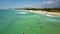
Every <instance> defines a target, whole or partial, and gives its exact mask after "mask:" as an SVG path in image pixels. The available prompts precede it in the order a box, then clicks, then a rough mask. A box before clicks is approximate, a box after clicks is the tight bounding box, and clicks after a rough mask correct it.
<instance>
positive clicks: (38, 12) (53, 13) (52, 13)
mask: <svg viewBox="0 0 60 34" xmlns="http://www.w3.org/2000/svg"><path fill="white" fill-rule="evenodd" d="M23 11H27V12H34V13H37V14H49V15H53V16H59V17H60V13H57V12H47V11H41V10H39V11H34V10H23Z"/></svg>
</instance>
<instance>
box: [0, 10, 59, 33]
mask: <svg viewBox="0 0 60 34" xmlns="http://www.w3.org/2000/svg"><path fill="white" fill-rule="evenodd" d="M0 34H60V18H59V17H50V16H46V15H42V14H36V13H31V12H25V11H18V10H0Z"/></svg>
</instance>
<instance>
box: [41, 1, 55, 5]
mask: <svg viewBox="0 0 60 34" xmlns="http://www.w3.org/2000/svg"><path fill="white" fill-rule="evenodd" d="M42 3H43V4H53V3H55V2H54V1H44V2H42Z"/></svg>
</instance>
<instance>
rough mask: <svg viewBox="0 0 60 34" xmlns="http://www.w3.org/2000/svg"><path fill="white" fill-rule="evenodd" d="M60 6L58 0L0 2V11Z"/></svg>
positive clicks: (4, 0)
mask: <svg viewBox="0 0 60 34" xmlns="http://www.w3.org/2000/svg"><path fill="white" fill-rule="evenodd" d="M57 6H60V0H0V9H6V8H25V7H29V8H31V7H34V8H51V7H57Z"/></svg>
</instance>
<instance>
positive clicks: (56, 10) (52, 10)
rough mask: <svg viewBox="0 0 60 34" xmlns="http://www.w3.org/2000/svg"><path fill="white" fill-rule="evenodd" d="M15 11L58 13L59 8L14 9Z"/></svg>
mask: <svg viewBox="0 0 60 34" xmlns="http://www.w3.org/2000/svg"><path fill="white" fill-rule="evenodd" d="M15 9H16V10H35V11H36V10H37V11H39V10H42V11H48V12H59V13H60V8H15Z"/></svg>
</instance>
